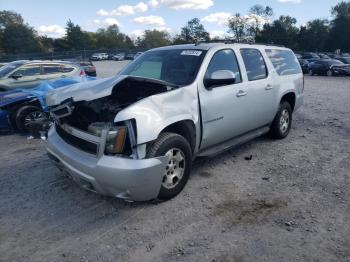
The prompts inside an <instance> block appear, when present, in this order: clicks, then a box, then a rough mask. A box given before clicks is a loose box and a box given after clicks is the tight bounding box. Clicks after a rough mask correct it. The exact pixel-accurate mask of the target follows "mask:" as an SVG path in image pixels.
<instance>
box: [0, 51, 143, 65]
mask: <svg viewBox="0 0 350 262" xmlns="http://www.w3.org/2000/svg"><path fill="white" fill-rule="evenodd" d="M146 50H147V49H95V50H79V51H62V52H46V53H26V54H16V55H2V56H0V62H5V63H8V62H12V61H15V60H89V58H90V57H91V55H92V54H95V53H107V54H118V53H124V54H125V55H128V54H136V53H137V52H144V51H146Z"/></svg>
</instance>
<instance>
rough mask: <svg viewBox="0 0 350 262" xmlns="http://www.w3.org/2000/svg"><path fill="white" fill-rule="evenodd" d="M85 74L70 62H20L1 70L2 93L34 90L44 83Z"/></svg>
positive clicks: (7, 65) (10, 64) (0, 87)
mask: <svg viewBox="0 0 350 262" xmlns="http://www.w3.org/2000/svg"><path fill="white" fill-rule="evenodd" d="M81 74H84V71H82V69H81V68H80V67H79V65H75V64H73V63H70V62H64V61H39V60H38V61H29V60H19V61H14V62H11V63H8V64H6V65H4V66H3V67H1V68H0V91H7V90H12V89H16V88H33V87H35V86H38V85H39V84H40V83H41V82H42V81H45V80H53V79H58V78H63V77H68V76H77V75H81Z"/></svg>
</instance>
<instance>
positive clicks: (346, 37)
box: [327, 2, 350, 52]
mask: <svg viewBox="0 0 350 262" xmlns="http://www.w3.org/2000/svg"><path fill="white" fill-rule="evenodd" d="M332 15H333V17H334V19H333V20H332V21H331V26H330V32H329V39H328V42H327V48H328V49H329V50H332V51H334V50H336V49H341V50H342V51H344V52H349V51H350V2H341V3H339V4H337V5H336V6H334V7H333V8H332Z"/></svg>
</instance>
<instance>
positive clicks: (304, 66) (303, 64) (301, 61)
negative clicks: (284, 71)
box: [298, 58, 309, 74]
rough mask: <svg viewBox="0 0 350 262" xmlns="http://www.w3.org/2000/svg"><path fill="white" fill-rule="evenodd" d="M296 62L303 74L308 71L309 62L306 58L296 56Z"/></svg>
mask: <svg viewBox="0 0 350 262" xmlns="http://www.w3.org/2000/svg"><path fill="white" fill-rule="evenodd" d="M298 62H299V64H300V66H301V69H302V71H303V73H304V74H307V73H309V62H308V61H307V60H306V59H302V58H298Z"/></svg>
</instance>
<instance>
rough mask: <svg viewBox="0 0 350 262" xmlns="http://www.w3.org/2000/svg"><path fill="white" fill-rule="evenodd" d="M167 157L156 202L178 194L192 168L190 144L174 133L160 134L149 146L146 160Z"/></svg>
mask: <svg viewBox="0 0 350 262" xmlns="http://www.w3.org/2000/svg"><path fill="white" fill-rule="evenodd" d="M159 156H168V158H169V159H168V163H167V166H166V169H165V170H164V176H163V180H162V185H161V188H160V191H159V195H158V200H162V201H165V200H168V199H171V198H173V197H175V196H176V195H177V194H179V193H180V192H181V191H182V189H183V188H184V187H185V185H186V183H187V181H188V178H189V176H190V172H191V167H192V151H191V147H190V144H189V143H188V141H187V140H186V139H185V138H184V137H183V136H180V135H178V134H175V133H161V134H160V135H159V137H158V139H157V140H156V141H155V142H154V143H153V144H152V145H151V146H150V149H149V150H148V152H147V158H153V157H159Z"/></svg>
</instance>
